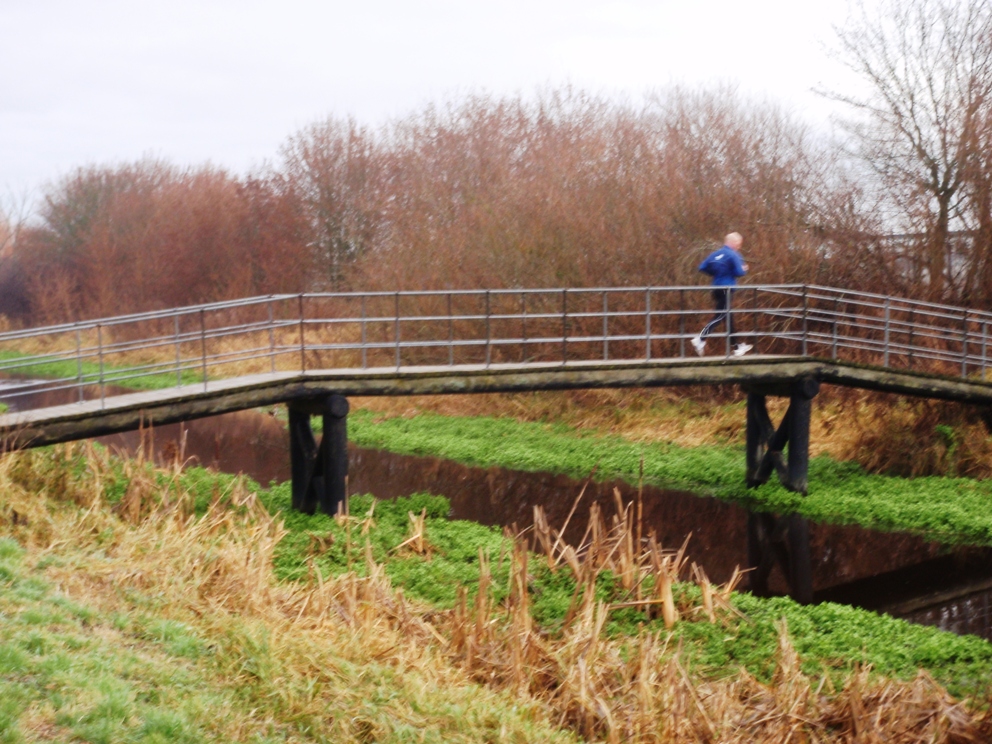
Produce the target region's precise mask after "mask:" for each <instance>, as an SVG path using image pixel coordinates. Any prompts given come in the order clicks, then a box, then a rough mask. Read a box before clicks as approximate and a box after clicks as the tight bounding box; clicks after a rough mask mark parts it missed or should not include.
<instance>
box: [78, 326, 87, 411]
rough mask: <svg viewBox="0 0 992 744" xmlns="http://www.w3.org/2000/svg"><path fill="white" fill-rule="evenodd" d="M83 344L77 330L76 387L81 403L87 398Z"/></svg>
mask: <svg viewBox="0 0 992 744" xmlns="http://www.w3.org/2000/svg"><path fill="white" fill-rule="evenodd" d="M82 347H83V344H82V340H81V339H80V337H79V328H78V326H77V328H76V386H77V387H78V388H79V402H80V403H82V402H83V400H84V399H85V397H86V396H84V395H83V348H82Z"/></svg>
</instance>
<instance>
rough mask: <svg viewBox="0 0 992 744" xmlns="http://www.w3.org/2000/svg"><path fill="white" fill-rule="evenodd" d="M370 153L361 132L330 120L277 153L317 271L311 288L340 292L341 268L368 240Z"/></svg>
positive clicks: (371, 229)
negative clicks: (299, 207)
mask: <svg viewBox="0 0 992 744" xmlns="http://www.w3.org/2000/svg"><path fill="white" fill-rule="evenodd" d="M376 152H377V151H376V148H375V144H374V141H373V138H372V137H371V135H370V134H369V133H368V132H367V131H366V130H365V129H363V128H362V127H359V126H358V125H357V124H356V123H355V122H354V121H351V120H349V121H347V122H340V121H337V120H334V119H327V120H326V121H323V122H318V123H316V124H313V125H311V126H309V127H307V128H306V129H304V130H303V131H301V132H299V133H298V134H296V135H294V136H292V137H291V138H290V139H289V141H288V142H287V143H286V144H285V145H284V146H283V148H282V156H283V161H284V166H283V171H284V173H285V174H286V177H287V178H288V180H289V183H290V185H291V187H292V188H293V189H295V191H296V195H297V197H298V198H299V199H300V200H301V202H302V204H303V205H304V210H305V212H306V214H307V216H308V218H309V222H310V231H311V235H312V243H311V248H312V250H313V253H314V259H315V263H316V264H317V266H318V267H322V269H323V271H322V274H323V276H322V277H321V276H318V277H315V280H316V281H315V282H314V285H315V287H317V288H320V289H323V288H329V289H341V288H342V286H343V282H344V280H345V270H346V268H347V267H348V265H349V264H351V263H352V262H353V261H354V260H355V259H356V258H357V257H358V256H360V255H361V254H362V252H363V251H364V250H365V249H366V248H367V247H368V245H369V243H370V242H371V240H372V236H373V235H374V233H375V229H376V216H375V211H376V210H375V208H374V206H372V204H373V202H374V198H373V197H372V193H373V192H374V190H375V173H376V169H377V163H376Z"/></svg>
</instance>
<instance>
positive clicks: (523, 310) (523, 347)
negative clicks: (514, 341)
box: [520, 291, 527, 362]
mask: <svg viewBox="0 0 992 744" xmlns="http://www.w3.org/2000/svg"><path fill="white" fill-rule="evenodd" d="M520 361H521V362H526V361H527V293H526V292H523V291H521V292H520Z"/></svg>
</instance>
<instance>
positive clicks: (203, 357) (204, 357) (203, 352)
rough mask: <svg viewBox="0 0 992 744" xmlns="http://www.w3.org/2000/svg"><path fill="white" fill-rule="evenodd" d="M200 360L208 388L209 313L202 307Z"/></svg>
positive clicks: (204, 381) (204, 380) (204, 382)
mask: <svg viewBox="0 0 992 744" xmlns="http://www.w3.org/2000/svg"><path fill="white" fill-rule="evenodd" d="M200 360H201V364H202V365H203V389H204V390H206V389H207V314H206V311H205V310H203V308H200Z"/></svg>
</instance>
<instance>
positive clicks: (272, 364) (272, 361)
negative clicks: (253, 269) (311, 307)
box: [176, 298, 276, 374]
mask: <svg viewBox="0 0 992 744" xmlns="http://www.w3.org/2000/svg"><path fill="white" fill-rule="evenodd" d="M178 320H179V316H178V315H177V316H176V321H178ZM275 325H276V314H275V309H274V308H273V307H272V299H271V298H270V299H269V370H270V371H271V372H272V374H275V373H276V329H275Z"/></svg>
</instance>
